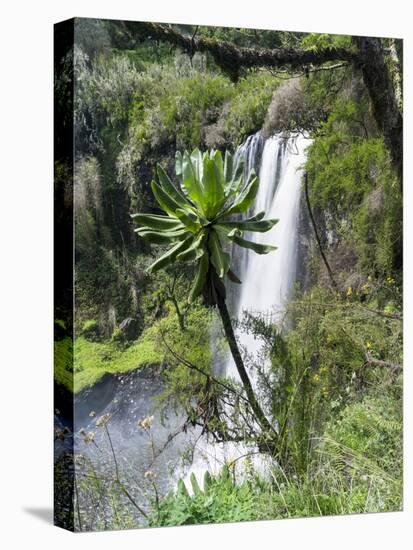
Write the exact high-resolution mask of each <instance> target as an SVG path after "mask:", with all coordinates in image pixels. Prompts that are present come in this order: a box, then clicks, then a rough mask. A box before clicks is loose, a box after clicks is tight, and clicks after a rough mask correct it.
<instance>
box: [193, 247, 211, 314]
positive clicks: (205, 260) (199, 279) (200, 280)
mask: <svg viewBox="0 0 413 550" xmlns="http://www.w3.org/2000/svg"><path fill="white" fill-rule="evenodd" d="M208 268H209V255H208V253H207V252H206V251H204V254H203V255H202V256H201V259H200V260H199V264H198V269H197V272H196V276H195V280H194V284H193V286H192V288H191V291H190V293H189V297H188V301H189V303H192V302H193V301H194V300H195V298H197V297H198V296H199V295H200V294H201V292H202V289H203V288H204V285H205V283H206V278H207V273H208Z"/></svg>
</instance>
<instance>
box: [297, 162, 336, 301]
mask: <svg viewBox="0 0 413 550" xmlns="http://www.w3.org/2000/svg"><path fill="white" fill-rule="evenodd" d="M304 190H305V200H306V203H307V208H308V213H309V215H310V220H311V224H312V226H313V230H314V234H315V238H316V241H317V244H318V249H319V250H320V254H321V257H322V258H323V262H324V264H325V266H326V268H327V272H328V276H329V277H330V281H331V284H332V285H333V287H334V288H335V289H336V290H338V287H337V283H336V280H335V279H334V275H333V272H332V271H331V267H330V264H329V263H328V261H327V258H326V255H325V254H324V250H323V247H322V245H321V240H320V236H319V234H318V230H317V225H316V223H315V219H314V215H313V210H312V208H311V203H310V195H309V193H308V175H307V173H306V174H304Z"/></svg>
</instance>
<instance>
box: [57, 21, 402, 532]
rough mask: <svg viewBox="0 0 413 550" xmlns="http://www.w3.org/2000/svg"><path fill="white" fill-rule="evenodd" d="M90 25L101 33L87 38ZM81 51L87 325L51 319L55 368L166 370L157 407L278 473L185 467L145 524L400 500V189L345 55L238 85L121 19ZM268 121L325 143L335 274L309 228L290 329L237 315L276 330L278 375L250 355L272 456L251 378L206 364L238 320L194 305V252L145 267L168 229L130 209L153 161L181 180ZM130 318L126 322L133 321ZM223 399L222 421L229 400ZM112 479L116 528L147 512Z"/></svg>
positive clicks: (147, 198) (80, 291)
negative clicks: (224, 324)
mask: <svg viewBox="0 0 413 550" xmlns="http://www.w3.org/2000/svg"><path fill="white" fill-rule="evenodd" d="M91 26H92V27H93V29H94V32H95V36H100V39H99V41H93V43H91V42H90V40H89V31H90V29H91ZM176 29H178V30H179V29H181V27H179V26H177V27H176ZM183 32H185V33H187V34H188V35H189V36H190V35H191V34H192V33H193V32H195V27H194V28H184V31H183ZM197 32H198V33H199V36H202V37H205V38H208V39H211V40H214V39H219V40H231V41H232V42H234V43H235V44H236V45H238V46H248V47H259V46H264V47H293V48H294V47H301V48H302V49H303V50H305V51H311V52H315V53H317V52H323V51H324V50H326V49H328V48H348V49H350V50H351V49H354V47H355V46H354V40H353V39H352V38H351V37H336V36H332V35H308V34H299V33H296V34H295V33H282V32H279V33H278V32H277V33H276V32H275V31H274V32H269V31H268V32H262V33H261V32H256V31H250V30H245V29H240V30H235V29H211V28H202V29H199V30H197ZM77 47H78V51H77V61H76V69H75V74H76V101H75V110H76V116H75V119H76V146H77V149H76V163H75V165H76V170H75V180H74V186H75V234H76V248H75V257H76V277H75V288H76V304H75V338H74V340H72V338H71V336H70V334H69V333H68V332H67V331H66V326H68V322H67V319H65V321H59V322H57V325H58V327H57V334H58V336H57V338H56V340H55V348H56V358H57V361H56V368H55V379H56V382H57V383H58V384H60V385H63V386H65V387H66V388H68V389H69V390H71V391H73V392H75V393H77V392H80V391H82V390H83V389H85V388H88V387H91V386H93V384H95V383H96V382H97V381H99V380H101V379H102V377H103V376H104V375H105V374H108V373H122V372H128V371H132V370H136V369H138V368H142V367H148V368H151V367H156V369H155V370H156V372H157V376H162V379H163V381H164V382H165V384H164V387H163V392H162V394H161V395H160V396H159V407H160V408H161V410H163V411H165V410H166V408H167V407H172V408H174V409H175V410H180V411H183V414H184V415H185V417H186V418H187V419H188V425H189V424H190V423H192V425H195V424H197V425H198V426H202V427H203V429H204V430H205V431H206V432H207V433H209V434H210V435H211V436H214V437H216V438H217V439H218V440H225V438H227V439H230V438H231V437H240V436H242V438H243V439H244V441H247V442H249V443H253V444H256V445H258V446H259V447H260V449H261V450H262V449H265V451H266V452H268V453H269V454H270V455H271V454H272V456H273V457H274V456H276V460H274V461H273V467H272V469H271V476H270V478H263V477H260V475H259V474H258V473H257V472H256V471H255V470H254V463H253V460H251V461H250V463H249V466H248V467H247V468H246V471H245V472H244V475H243V476H240V475H239V471H238V470H237V468H236V465H235V464H234V463H232V462H228V463H227V464H225V465H224V467H223V468H222V471H221V472H220V473H219V475H217V476H216V477H212V476H210V475H207V476H206V479H205V484H204V488H203V489H201V488H200V487H199V486H198V484H197V482H196V480H195V479H194V478H192V491H190V493H189V492H188V490H187V487H185V485H184V483H183V482H180V483H179V485H178V488H177V490H176V491H174V492H171V493H169V494H168V495H167V496H166V497H165V498H163V499H159V498H158V493H157V491H156V481H155V482H154V487H152V486H150V487H149V489H148V495H149V496H148V502H150V507H149V515H148V518H146V519H145V520H144V523H145V524H148V525H150V526H156V525H182V524H190V523H209V522H225V521H241V520H254V519H272V518H284V517H302V516H316V515H330V514H343V513H346V514H347V513H348V514H349V513H357V512H379V511H389V510H399V509H401V507H402V364H403V348H402V193H401V186H400V180H399V176H398V174H397V171H396V170H395V168H394V164H393V162H392V155H391V152H390V151H389V148H388V143H387V142H386V140H385V137H384V135H383V131H382V129H381V128H380V127H379V126H378V124H377V120H376V118H375V116H374V112H373V107H372V103H371V98H370V97H369V94H368V91H367V89H366V86H365V83H364V81H363V77H362V74H361V71H360V70H358V69H357V68H356V67H355V66H352V65H350V64H343V66H339V67H337V68H334V69H331V70H325V71H324V70H322V71H312V70H310V71H307V72H306V71H304V72H303V73H301V72H297V71H293V70H292V69H291V68H289V67H287V68H286V69H285V70H284V69H283V70H281V71H273V70H270V69H268V70H267V69H263V68H260V69H254V68H252V69H245V70H242V71H241V72H240V74H239V75H238V76H239V78H238V79H234V78H231V76H232V75H231V74H228V73H226V72H225V71H224V70H222V67H221V68H220V67H219V66H218V64H217V63H216V60H215V59H214V58H213V56H212V55H211V54H210V53H209V52H199V51H197V52H193V55H192V56H189V55H188V54H187V53H185V52H183V51H181V50H180V49H178V48H175V47H171V45H170V44H166V43H163V42H162V41H160V42H158V41H155V40H150V39H145V40H142V41H139V42H137V41H133V40H132V39H131V38H130V36H127V35H126V34H125V35H124V34H122V32H121V30H120V28H118V27H117V26H116V25H115V24H113V25H111V23H110V22H105V23H102V22H96V21H93V20H87V21H86V20H85V21H84V22H82V24H81V25H80V27H79V33H78V44H77ZM386 62H388V63H390V61H389V59H387V58H386ZM323 67H324V68H328V67H329V63H327V64H325V65H323ZM310 68H312V67H310ZM290 77H293V78H290ZM261 129H263V132H264V134H265V135H271V134H273V133H275V132H277V133H278V132H294V131H296V132H304V133H305V134H306V135H307V136H308V137H310V138H311V140H312V141H311V144H310V146H309V147H308V150H307V161H306V166H305V169H306V172H307V174H308V187H309V201H310V204H311V207H312V210H313V212H314V222H315V224H316V226H317V227H316V229H317V230H318V232H319V235H320V236H321V239H320V243H319V245H320V246H321V247H322V250H323V252H324V253H325V256H326V258H327V260H328V264H329V269H330V270H331V272H332V276H333V279H334V281H333V282H334V284H333V283H332V280H331V277H330V276H329V274H328V270H327V267H326V265H325V262H324V261H323V260H322V258H321V256H320V249H319V246H318V244H317V243H316V242H315V240H314V239H310V241H311V242H310V245H309V246H308V258H307V265H308V272H309V273H308V277H307V282H306V285H305V286H302V287H301V288H297V289H296V292H295V295H294V297H293V298H292V299H291V301H290V303H289V304H288V307H287V312H286V315H285V324H284V326H283V327H280V326H274V325H272V324H271V323H267V322H264V321H263V320H262V319H260V318H258V317H256V318H255V317H254V316H252V315H250V316H245V318H244V319H242V320H241V321H240V325H242V327H243V329H244V330H248V331H250V332H253V333H254V334H256V335H257V336H260V337H261V338H263V340H264V342H265V348H266V351H267V353H268V356H269V357H270V363H271V366H270V368H269V371H268V370H267V371H266V372H265V371H264V369H263V368H262V365H257V364H251V363H250V362H249V361H248V359H247V358H246V357H244V358H243V359H244V360H245V363H246V367H247V370H249V371H251V369H256V372H258V373H259V377H260V380H261V386H262V394H261V396H260V399H261V400H262V403H263V405H262V406H263V408H264V410H265V411H266V414H269V413H270V414H271V416H272V417H273V418H274V419H275V420H276V425H277V427H278V433H277V438H276V439H277V442H276V449H277V451H276V453H275V452H274V447H275V444H274V441H273V440H272V441H271V436H270V435H268V434H267V435H266V434H265V433H264V434H263V433H262V430H261V432H260V433H256V432H257V430H255V431H254V430H253V429H250V425H249V421H250V420H251V418H253V417H254V414H255V419H257V414H256V411H255V410H254V407H253V411H251V408H248V406H247V405H243V401H242V399H241V400H240V399H239V398H237V397H236V395H237V392H238V393H242V392H243V391H245V386H244V387H243V386H242V385H241V384H237V383H233V384H232V383H230V387H229V388H228V387H227V386H226V384H227V381H225V380H223V379H222V378H221V377H220V376H219V375H218V374H214V372H213V371H212V368H211V357H212V355H213V356H214V357H221V356H224V355H225V353H227V351H228V334H226V337H225V334H224V331H222V329H221V328H220V327H221V325H220V324H219V319H218V314H217V311H216V308H213V307H210V306H211V302H210V303H209V304H208V300H206V302H205V300H203V299H202V297H200V296H199V294H200V292H197V293H196V296H195V295H194V296H193V300H192V303H191V304H189V303H188V299H187V298H188V295H189V292H190V289H191V287H192V285H193V282H194V279H195V277H196V273H197V272H196V269H195V268H196V266H195V265H193V263H191V262H190V263H187V264H185V265H184V266H183V267H179V266H178V267H174V266H170V267H168V268H167V269H166V270H164V271H159V272H157V273H155V272H151V270H149V272H148V271H147V268H148V267H149V266H150V265H151V264H153V262H154V261H155V260H156V259H157V258H159V257H160V256H161V255H162V254H163V253H165V252H166V250H167V247H166V246H165V242H166V241H165V242H164V241H162V243H160V240H159V238H158V242H152V243H148V242H147V240H145V239H144V238H142V236H145V235H142V234H139V231H138V232H136V231H134V230H135V229H136V223H134V222H133V219H132V218H131V217H130V214H133V213H136V212H144V213H145V214H149V215H153V214H155V215H159V214H160V213H161V210H160V209H159V205H158V204H157V201H156V200H155V197H154V194H153V188H152V189H151V186H150V182H151V181H152V180H153V179H155V180H156V181H158V180H159V171H158V172H157V171H156V170H157V169H156V167H157V165H158V164H159V165H160V166H161V174H162V173H163V172H162V168H163V170H165V172H166V173H167V174H168V175H169V176H171V177H172V175H173V174H174V172H175V170H174V168H175V154H176V152H177V151H184V150H185V149H188V150H189V151H192V150H193V149H195V148H200V149H201V150H202V151H204V150H206V149H211V148H215V149H216V150H218V151H221V153H222V157H224V155H225V151H230V152H231V153H233V152H234V151H235V150H236V147H237V146H238V145H239V144H241V143H242V142H243V141H244V140H245V138H246V137H248V136H249V135H251V134H253V133H255V132H257V131H258V130H261ZM221 153H217V155H219V156H220V158H221ZM62 174H64V170H63V169H62ZM62 177H64V176H62ZM178 179H179V173H178V174H177V177H176V178H175V179H173V183H176V182H177V181H178ZM155 191H156V189H155ZM235 195H236V196H235V201H236V200H238V199H239V195H237V194H236V193H235ZM158 202H159V201H158ZM302 206H303V210H305V207H306V206H305V204H304V201H303V205H302ZM245 210H247V208H246V209H245ZM239 212H241V213H242V212H244V211H243V210H240V211H239ZM141 221H142V220H141ZM312 229H313V228H311V227H310V231H312ZM141 233H142V231H141ZM155 241H156V239H155ZM191 258H192V257H191ZM191 258H189V259H191ZM220 258H221V260H222V257H220ZM187 259H188V258H187ZM192 259H195V256H194V258H192ZM196 259H197V260H199V256H196ZM224 260H229V259H228V258H226V257H224ZM215 261H216V263H214V266H215V268H216V269H217V270H218V269H219V265H220V263H219V258H218V259H216V260H215ZM224 263H225V262H224ZM163 267H164V266H163ZM225 268H226V269H225V272H227V271H228V269H229V264H228V265H225ZM198 290H199V289H198ZM212 305H213V301H212ZM68 315H69V314H68ZM64 317H65V312H62V318H64ZM128 319H132V320H133V323H134V324H133V327H134V330H133V333H132V334H128V333H127V331H126V330H125V329H124V328H121V327H123V324H122V321H124V320H128ZM217 327H218V328H217ZM212 331H213V332H214V339H213V349H211V342H210V337H209V336H208V335H210V334H211V333H212ZM72 357H74V377H73V376H72V372H71V364H72V363H71V361H72ZM160 373H162V374H160ZM223 384H224V385H223ZM242 395H244V394H243V393H242ZM234 396H235V397H234ZM228 401H229V403H230V407H229V408H230V410H231V412H230V413H228V417H227V418H226V420H225V421H223V419H222V415H221V416H219V415H218V417H217V415H216V412H217V411H221V413H222V410H223V405H222V403H223V402H225V403H228ZM250 404H251V403H250ZM226 407H228V405H226ZM225 410H228V408H226V409H225ZM211 411H213V412H211ZM243 415H245V416H243ZM217 418H218V419H217ZM245 418H246V419H247V421H248V422H245V421H244V420H245ZM261 428H262V426H261ZM273 439H274V438H273ZM84 483H86V482H84ZM96 483H97V484H99V483H98V481H96ZM99 487H100V486H99ZM89 489H90V490H91V492H92V493H93V494H94V495H95V496H96V494H97V493H96V492H98V493H99V494H101V491H102V488H99V491H98V490H97V489H96V490H95V489H93V488H90V487H89ZM105 490H107V487H106V489H105ZM93 491H95V492H93ZM111 491H112V493H110V491H109V493H110V494H111V499H112V501H113V502H115V503H116V506H118V507H119V510H120V509H122V510H121V513H120V514H119V515H118V516H117V519H116V520H113V524H111V526H112V527H114V528H118V527H131V526H134V525H136V522H135V519H134V516H133V514H131V513H129V511H128V510H129V508H128V504H127V503H126V504H125V501H124V500H122V498H121V496H119V495H120V493H119V487H118V486H116V487H115V486H114V488H112V489H111ZM105 526H106V527H107V524H106V525H105Z"/></svg>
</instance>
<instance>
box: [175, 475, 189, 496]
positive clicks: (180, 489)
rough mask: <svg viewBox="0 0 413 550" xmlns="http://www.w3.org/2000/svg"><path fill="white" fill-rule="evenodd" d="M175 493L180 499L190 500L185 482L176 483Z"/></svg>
mask: <svg viewBox="0 0 413 550" xmlns="http://www.w3.org/2000/svg"><path fill="white" fill-rule="evenodd" d="M177 493H178V494H179V495H180V496H182V497H186V498H190V496H189V493H188V489H187V488H186V485H185V482H184V481H183V480H182V479H180V480H179V481H178V490H177Z"/></svg>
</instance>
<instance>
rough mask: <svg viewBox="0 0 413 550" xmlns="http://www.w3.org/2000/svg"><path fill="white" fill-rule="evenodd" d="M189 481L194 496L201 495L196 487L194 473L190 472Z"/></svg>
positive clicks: (197, 486)
mask: <svg viewBox="0 0 413 550" xmlns="http://www.w3.org/2000/svg"><path fill="white" fill-rule="evenodd" d="M189 479H190V481H191V485H192V490H193V492H194V495H195V496H197V495H200V494H202V491H201V487H200V486H199V485H198V480H197V479H196V476H195V474H194V472H192V474H191V475H190V476H189Z"/></svg>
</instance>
